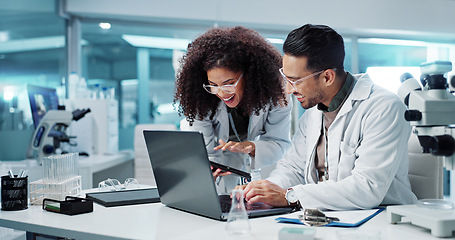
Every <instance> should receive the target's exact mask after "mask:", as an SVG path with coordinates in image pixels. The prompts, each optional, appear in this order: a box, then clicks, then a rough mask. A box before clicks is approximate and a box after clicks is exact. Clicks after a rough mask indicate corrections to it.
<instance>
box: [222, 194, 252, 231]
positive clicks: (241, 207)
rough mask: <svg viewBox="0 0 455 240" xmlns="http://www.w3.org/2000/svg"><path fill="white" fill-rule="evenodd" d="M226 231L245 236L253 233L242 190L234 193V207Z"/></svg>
mask: <svg viewBox="0 0 455 240" xmlns="http://www.w3.org/2000/svg"><path fill="white" fill-rule="evenodd" d="M226 231H227V232H228V233H229V234H235V235H245V234H249V233H250V231H251V227H250V222H249V220H248V215H247V213H246V208H245V203H244V200H243V190H241V189H235V190H233V191H232V206H231V210H230V211H229V215H228V219H227V223H226Z"/></svg>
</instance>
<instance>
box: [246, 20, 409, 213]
mask: <svg viewBox="0 0 455 240" xmlns="http://www.w3.org/2000/svg"><path fill="white" fill-rule="evenodd" d="M283 50H284V57H283V68H282V69H280V72H281V74H282V75H283V79H284V80H285V81H286V91H287V93H289V94H294V96H296V97H297V100H298V101H299V102H300V104H301V105H302V107H303V108H304V109H307V110H306V111H305V113H304V114H303V116H302V117H301V119H300V121H299V127H298V130H297V132H296V134H295V136H294V138H293V141H292V145H291V146H290V148H289V149H288V150H287V152H286V153H285V155H284V156H283V158H282V159H281V160H279V161H278V163H277V167H276V169H275V170H274V171H273V172H272V173H271V174H270V177H269V178H268V179H266V180H260V181H253V182H251V183H250V184H248V185H247V186H238V187H237V188H244V190H245V199H246V200H247V201H249V202H265V203H267V204H270V205H273V206H286V205H291V206H301V207H304V208H319V209H331V210H347V209H369V208H374V207H377V206H378V205H389V204H412V203H414V202H415V201H416V200H417V198H416V196H415V195H414V194H413V193H412V191H411V187H410V183H409V179H408V144H407V142H408V139H409V136H410V133H411V127H410V125H409V123H408V122H406V121H405V119H404V111H405V106H404V104H403V103H402V102H401V101H400V99H399V98H398V96H396V95H395V94H394V93H391V92H389V91H387V90H385V89H383V88H381V87H379V86H376V85H374V84H373V82H372V81H371V79H370V78H369V76H368V75H367V74H359V75H352V74H350V73H348V72H345V70H344V67H343V61H344V55H345V53H344V43H343V38H342V37H341V36H340V35H339V34H338V33H337V32H335V31H334V30H333V29H332V28H330V27H327V26H322V25H310V24H307V25H304V26H302V27H300V28H298V29H295V30H293V31H292V32H291V33H289V35H288V36H287V38H286V41H285V43H284V45H283Z"/></svg>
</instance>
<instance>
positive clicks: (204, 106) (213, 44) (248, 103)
mask: <svg viewBox="0 0 455 240" xmlns="http://www.w3.org/2000/svg"><path fill="white" fill-rule="evenodd" d="M281 61H282V58H281V54H280V52H279V51H278V50H277V49H276V48H275V47H274V46H273V45H271V44H270V43H268V42H267V41H266V40H265V39H264V38H263V37H262V36H261V35H259V33H257V32H256V31H254V30H251V29H248V28H245V27H241V26H238V27H233V28H212V29H210V30H208V31H207V32H206V33H204V34H203V35H201V36H199V37H198V38H196V39H195V40H194V41H193V42H191V43H190V44H189V45H188V51H187V53H186V54H185V55H184V56H183V58H182V59H181V60H180V64H181V65H180V66H181V68H180V69H179V71H178V73H177V79H176V83H175V84H176V93H175V99H174V104H176V103H177V102H179V114H180V115H181V114H184V115H185V116H186V119H187V120H188V122H189V123H190V124H192V123H193V122H194V120H195V119H198V120H202V119H204V118H206V117H208V116H209V117H210V119H213V117H214V115H215V113H216V108H217V106H218V104H219V101H221V100H220V99H219V98H218V97H217V96H216V95H214V94H210V93H207V92H206V91H205V90H204V89H203V87H202V85H203V84H207V83H208V79H207V71H208V70H211V69H214V68H218V67H223V68H226V69H228V70H230V71H233V72H243V77H244V79H245V89H244V94H243V98H242V100H241V101H242V111H243V112H244V113H247V114H249V115H251V114H252V113H254V114H256V115H258V114H259V113H260V111H261V110H264V111H265V110H266V107H267V105H268V104H271V105H272V106H277V105H281V106H284V105H286V104H287V101H286V95H285V93H284V88H283V84H282V83H283V82H282V80H281V76H280V73H279V68H280V67H281Z"/></svg>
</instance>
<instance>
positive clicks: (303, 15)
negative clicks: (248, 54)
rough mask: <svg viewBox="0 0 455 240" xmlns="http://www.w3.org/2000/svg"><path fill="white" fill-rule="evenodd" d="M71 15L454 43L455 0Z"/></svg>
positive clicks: (116, 0)
mask: <svg viewBox="0 0 455 240" xmlns="http://www.w3.org/2000/svg"><path fill="white" fill-rule="evenodd" d="M67 10H68V12H70V13H72V14H75V15H84V16H90V17H105V18H110V19H112V18H117V19H130V20H142V21H152V22H158V23H159V22H162V23H177V24H179V23H181V24H188V23H193V24H194V23H205V24H210V25H213V24H214V23H219V24H220V25H233V24H242V25H245V26H249V27H254V28H256V29H257V28H264V29H265V28H267V29H269V30H279V31H283V30H285V31H287V32H288V31H290V30H292V29H294V28H295V27H299V26H301V25H303V24H305V23H315V24H326V25H329V26H331V27H333V28H334V29H336V30H337V31H339V32H340V33H341V34H343V35H360V36H369V37H375V36H377V37H391V38H394V37H406V38H410V39H416V40H428V41H448V42H455V24H454V23H455V0H374V1H372V0H319V1H317V0H313V1H309V0H288V1H272V0H231V1H222V0H190V1H188V0H167V1H156V0H128V1H125V0H96V1H93V0H68V1H67Z"/></svg>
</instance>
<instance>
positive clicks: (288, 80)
mask: <svg viewBox="0 0 455 240" xmlns="http://www.w3.org/2000/svg"><path fill="white" fill-rule="evenodd" d="M325 70H327V69H324V70H321V71H319V72H314V73H312V74H310V75H308V76H305V77H303V78H299V79H297V80H291V79H289V78H288V77H287V76H286V75H285V74H284V73H283V68H280V73H281V76H282V77H283V79H284V80H286V81H287V82H288V83H289V84H290V85H291V86H292V88H294V90H295V91H297V88H296V86H297V84H299V83H300V82H302V81H303V80H305V79H307V78H310V77H314V76H317V75H319V74H321V73H322V72H324V71H325ZM332 70H334V71H336V68H332Z"/></svg>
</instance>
